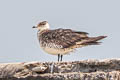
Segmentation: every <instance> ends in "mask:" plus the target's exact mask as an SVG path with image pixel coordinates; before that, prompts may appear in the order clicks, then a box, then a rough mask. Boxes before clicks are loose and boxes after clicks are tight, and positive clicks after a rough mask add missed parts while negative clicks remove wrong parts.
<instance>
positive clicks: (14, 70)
mask: <svg viewBox="0 0 120 80" xmlns="http://www.w3.org/2000/svg"><path fill="white" fill-rule="evenodd" d="M0 79H2V80H120V59H106V60H83V61H73V62H24V63H3V64H0Z"/></svg>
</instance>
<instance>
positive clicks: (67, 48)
mask: <svg viewBox="0 0 120 80" xmlns="http://www.w3.org/2000/svg"><path fill="white" fill-rule="evenodd" d="M34 28H38V39H39V42H40V46H41V48H42V49H43V50H44V51H46V52H48V53H50V54H53V55H58V60H59V56H60V55H61V58H62V55H64V54H67V53H69V52H72V51H73V50H74V49H75V48H80V47H83V46H87V45H98V44H99V43H100V42H98V40H101V39H103V38H105V37H106V36H98V37H88V33H87V32H81V31H74V30H71V29H62V28H60V29H55V30H50V29H49V24H48V23H47V21H43V22H40V23H39V24H38V25H37V27H34ZM61 60H62V59H61Z"/></svg>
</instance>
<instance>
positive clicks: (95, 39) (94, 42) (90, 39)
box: [81, 36, 107, 45]
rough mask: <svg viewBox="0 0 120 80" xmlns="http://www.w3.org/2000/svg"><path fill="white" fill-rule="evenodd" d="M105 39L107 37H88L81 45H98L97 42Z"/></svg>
mask: <svg viewBox="0 0 120 80" xmlns="http://www.w3.org/2000/svg"><path fill="white" fill-rule="evenodd" d="M106 37H107V36H98V37H88V38H86V39H85V40H83V41H82V43H81V45H99V44H100V43H101V42H98V41H99V40H101V39H104V38H106Z"/></svg>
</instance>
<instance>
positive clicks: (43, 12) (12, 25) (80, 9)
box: [0, 0, 120, 63]
mask: <svg viewBox="0 0 120 80" xmlns="http://www.w3.org/2000/svg"><path fill="white" fill-rule="evenodd" d="M43 20H46V21H48V22H49V24H50V26H51V29H56V28H70V29H73V30H78V31H85V32H88V33H89V36H99V35H106V36H108V37H107V38H106V39H104V40H102V42H103V43H102V44H101V45H95V46H88V47H84V48H79V49H77V50H76V51H75V52H74V53H71V54H70V55H65V56H63V61H75V60H85V59H106V58H119V57H120V42H119V41H120V37H119V34H120V1H119V0H1V1H0V63H7V62H28V61H41V62H43V61H57V56H54V55H49V54H46V53H45V52H44V51H43V50H41V49H40V46H39V42H38V40H37V30H36V29H32V26H34V25H36V24H37V23H38V22H40V21H43Z"/></svg>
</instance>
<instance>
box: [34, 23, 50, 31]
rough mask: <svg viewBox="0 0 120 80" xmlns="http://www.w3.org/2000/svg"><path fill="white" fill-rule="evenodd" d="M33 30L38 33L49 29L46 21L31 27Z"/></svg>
mask: <svg viewBox="0 0 120 80" xmlns="http://www.w3.org/2000/svg"><path fill="white" fill-rule="evenodd" d="M33 28H37V29H38V30H40V31H43V30H47V29H49V24H48V22H47V21H42V22H40V23H39V24H38V25H36V26H33Z"/></svg>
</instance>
